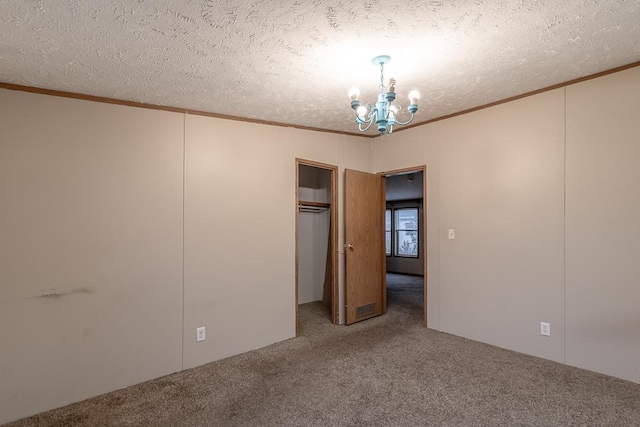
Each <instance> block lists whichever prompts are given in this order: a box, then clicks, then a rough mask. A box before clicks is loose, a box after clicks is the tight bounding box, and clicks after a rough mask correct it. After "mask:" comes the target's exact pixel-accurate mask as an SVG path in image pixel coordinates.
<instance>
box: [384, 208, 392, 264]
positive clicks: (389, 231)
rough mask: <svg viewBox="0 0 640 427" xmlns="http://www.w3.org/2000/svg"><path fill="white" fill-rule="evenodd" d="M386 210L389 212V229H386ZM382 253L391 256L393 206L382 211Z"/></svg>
mask: <svg viewBox="0 0 640 427" xmlns="http://www.w3.org/2000/svg"><path fill="white" fill-rule="evenodd" d="M387 212H388V213H389V229H388V230H387ZM387 233H388V234H389V252H387ZM384 243H385V246H384V254H385V256H388V257H390V256H393V208H389V207H388V208H386V209H385V211H384Z"/></svg>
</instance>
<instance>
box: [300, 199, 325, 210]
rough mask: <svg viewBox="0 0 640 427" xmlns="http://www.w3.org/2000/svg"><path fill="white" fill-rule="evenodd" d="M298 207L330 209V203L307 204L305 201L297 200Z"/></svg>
mask: <svg viewBox="0 0 640 427" xmlns="http://www.w3.org/2000/svg"><path fill="white" fill-rule="evenodd" d="M298 206H313V207H317V208H327V209H328V208H330V207H331V203H323V202H309V201H306V200H299V201H298Z"/></svg>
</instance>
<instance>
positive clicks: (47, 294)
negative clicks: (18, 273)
mask: <svg viewBox="0 0 640 427" xmlns="http://www.w3.org/2000/svg"><path fill="white" fill-rule="evenodd" d="M93 292H94V291H93V289H92V288H90V287H80V288H73V289H70V290H68V291H64V290H58V289H43V290H41V291H40V295H37V296H35V297H32V298H38V299H58V298H63V297H66V296H70V295H74V294H86V295H88V294H92V293H93Z"/></svg>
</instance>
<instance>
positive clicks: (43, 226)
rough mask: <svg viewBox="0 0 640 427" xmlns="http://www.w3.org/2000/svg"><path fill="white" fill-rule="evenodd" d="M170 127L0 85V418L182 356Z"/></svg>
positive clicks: (176, 178) (175, 145) (178, 152)
mask: <svg viewBox="0 0 640 427" xmlns="http://www.w3.org/2000/svg"><path fill="white" fill-rule="evenodd" d="M182 127H183V116H181V115H179V114H172V113H167V112H159V111H151V110H143V109H134V108H125V107H119V106H113V105H107V104H97V103H89V102H82V101H76V100H69V99H63V98H55V97H49V96H42V95H34V94H27V93H20V92H13V91H7V90H0V129H2V130H1V132H2V133H1V141H0V200H1V205H2V208H1V209H0V236H1V243H0V423H2V422H4V421H9V420H12V419H15V418H18V417H22V416H25V415H29V414H33V413H35V412H39V411H42V410H44V409H49V408H54V407H57V406H61V405H64V404H66V403H70V402H74V401H77V400H81V399H84V398H86V397H89V396H93V395H97V394H100V393H104V392H107V391H110V390H114V389H118V388H122V387H125V386H128V385H130V384H134V383H138V382H142V381H145V380H148V379H151V378H155V377H158V376H161V375H164V374H168V373H171V372H175V371H179V370H180V369H181V366H182V348H181V347H182V346H181V342H182V196H183V194H182V174H183V168H182V163H183V162H182V152H183V148H182Z"/></svg>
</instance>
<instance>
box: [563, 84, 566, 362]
mask: <svg viewBox="0 0 640 427" xmlns="http://www.w3.org/2000/svg"><path fill="white" fill-rule="evenodd" d="M563 95H564V106H563V107H564V110H563V113H564V117H563V119H564V120H563V124H564V135H563V140H562V142H563V150H564V152H563V174H562V175H563V182H562V187H563V191H562V199H563V200H562V202H563V207H562V220H563V224H562V292H563V296H562V310H563V312H562V328H563V331H562V341H563V348H562V363H564V364H565V365H566V363H567V88H566V87H564V91H563Z"/></svg>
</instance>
